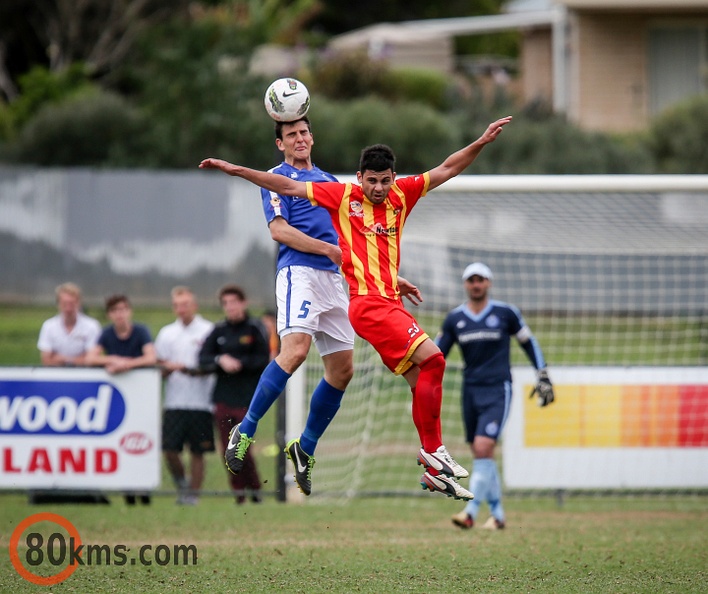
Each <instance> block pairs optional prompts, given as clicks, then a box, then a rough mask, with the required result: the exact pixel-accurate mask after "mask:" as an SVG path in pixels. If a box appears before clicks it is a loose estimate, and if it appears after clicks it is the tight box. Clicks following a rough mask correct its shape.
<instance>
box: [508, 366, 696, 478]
mask: <svg viewBox="0 0 708 594" xmlns="http://www.w3.org/2000/svg"><path fill="white" fill-rule="evenodd" d="M551 379H552V381H553V385H554V389H555V394H556V401H555V402H554V403H553V404H551V405H550V406H547V407H545V408H539V407H538V406H536V403H535V400H533V399H529V397H528V396H529V393H530V391H531V389H532V387H533V385H534V381H535V376H534V373H533V370H531V369H523V368H518V369H514V397H513V405H512V407H511V413H510V415H509V418H508V420H507V424H506V427H505V429H504V432H503V434H502V435H503V443H502V448H503V450H502V451H503V456H504V457H503V466H504V482H505V484H506V486H508V487H512V488H552V489H562V488H580V489H584V488H611V489H622V488H667V489H674V488H691V487H694V488H703V487H708V368H703V367H670V368H667V367H562V368H561V367H558V368H552V369H551Z"/></svg>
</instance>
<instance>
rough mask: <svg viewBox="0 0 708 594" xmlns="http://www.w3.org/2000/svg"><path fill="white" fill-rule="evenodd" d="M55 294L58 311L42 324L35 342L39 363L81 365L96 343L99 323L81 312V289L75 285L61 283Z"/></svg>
mask: <svg viewBox="0 0 708 594" xmlns="http://www.w3.org/2000/svg"><path fill="white" fill-rule="evenodd" d="M55 293H56V297H57V309H58V310H59V313H58V314H57V315H56V316H54V317H53V318H49V319H48V320H47V321H45V322H44V323H43V324H42V329H41V330H40V331H39V339H38V341H37V348H38V349H39V351H40V353H41V358H42V365H49V366H55V367H58V366H73V365H85V357H86V352H87V351H88V350H90V349H91V348H93V347H94V346H95V345H96V342H97V341H98V337H99V336H100V334H101V324H100V323H99V322H98V320H94V319H93V318H91V317H89V316H87V315H85V314H83V313H82V312H81V289H80V288H79V287H78V286H77V285H75V284H74V283H64V284H62V285H59V286H58V287H57V288H56V291H55Z"/></svg>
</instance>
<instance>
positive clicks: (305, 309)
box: [298, 300, 312, 318]
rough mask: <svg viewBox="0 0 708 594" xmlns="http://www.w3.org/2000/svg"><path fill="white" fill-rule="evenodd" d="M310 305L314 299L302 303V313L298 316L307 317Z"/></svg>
mask: <svg viewBox="0 0 708 594" xmlns="http://www.w3.org/2000/svg"><path fill="white" fill-rule="evenodd" d="M309 305H312V301H307V300H305V301H303V302H302V305H301V306H300V315H299V316H298V318H306V317H307V316H308V315H310V309H309V307H308V306H309Z"/></svg>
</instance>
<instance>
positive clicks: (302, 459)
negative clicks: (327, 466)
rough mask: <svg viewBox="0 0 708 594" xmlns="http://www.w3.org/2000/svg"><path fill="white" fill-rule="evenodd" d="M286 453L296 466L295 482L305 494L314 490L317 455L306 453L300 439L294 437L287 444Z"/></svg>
mask: <svg viewBox="0 0 708 594" xmlns="http://www.w3.org/2000/svg"><path fill="white" fill-rule="evenodd" d="M285 453H286V454H287V455H288V458H290V459H291V460H292V462H293V466H294V467H295V482H296V483H297V486H298V487H299V488H300V491H302V492H303V494H304V495H309V494H310V493H311V492H312V467H313V466H314V465H315V457H314V456H310V455H308V454H306V453H305V452H304V451H303V449H302V447H300V439H292V440H290V441H289V442H288V445H286V446H285Z"/></svg>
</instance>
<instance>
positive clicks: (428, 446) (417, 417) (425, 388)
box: [413, 353, 445, 452]
mask: <svg viewBox="0 0 708 594" xmlns="http://www.w3.org/2000/svg"><path fill="white" fill-rule="evenodd" d="M418 367H419V368H420V374H419V375H418V382H417V384H416V387H415V392H414V396H413V422H414V423H415V426H416V428H417V429H418V435H419V436H420V442H421V443H422V444H423V449H424V450H425V451H426V452H434V451H435V450H437V449H438V448H439V447H440V446H441V445H442V427H441V425H440V410H441V408H442V382H443V375H444V374H445V357H443V354H442V353H436V354H434V355H432V356H431V357H428V358H427V359H426V360H425V361H423V362H422V363H421V364H420V365H418ZM416 421H417V422H416Z"/></svg>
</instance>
